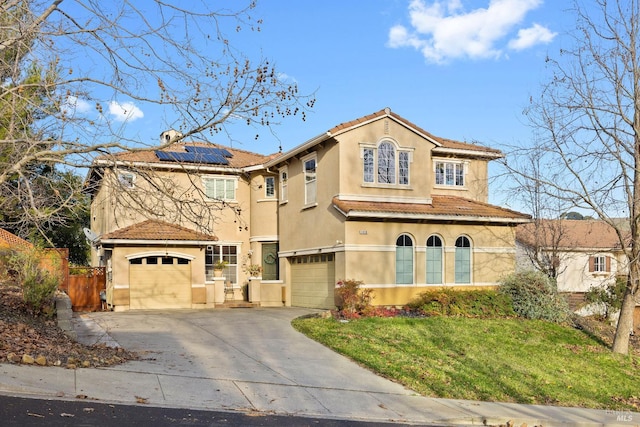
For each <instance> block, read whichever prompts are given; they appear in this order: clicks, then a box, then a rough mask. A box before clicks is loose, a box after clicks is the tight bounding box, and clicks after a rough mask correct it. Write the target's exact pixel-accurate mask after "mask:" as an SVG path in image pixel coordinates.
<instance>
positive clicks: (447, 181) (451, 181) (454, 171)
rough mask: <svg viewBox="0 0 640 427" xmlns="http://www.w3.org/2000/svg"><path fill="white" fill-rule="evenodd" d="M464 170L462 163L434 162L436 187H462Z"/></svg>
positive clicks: (464, 166) (463, 184)
mask: <svg viewBox="0 0 640 427" xmlns="http://www.w3.org/2000/svg"><path fill="white" fill-rule="evenodd" d="M466 170H467V168H466V165H465V163H464V162H455V161H443V160H437V161H436V162H435V171H436V185H446V186H451V187H464V186H465V181H466V179H465V175H466Z"/></svg>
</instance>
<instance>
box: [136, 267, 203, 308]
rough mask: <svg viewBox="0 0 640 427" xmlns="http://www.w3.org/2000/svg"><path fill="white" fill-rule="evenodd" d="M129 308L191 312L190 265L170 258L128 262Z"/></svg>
mask: <svg viewBox="0 0 640 427" xmlns="http://www.w3.org/2000/svg"><path fill="white" fill-rule="evenodd" d="M129 308H131V309H159V308H191V262H190V261H189V260H188V259H185V258H178V257H171V256H165V257H162V256H149V257H144V258H134V259H131V260H129Z"/></svg>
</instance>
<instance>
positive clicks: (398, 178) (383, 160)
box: [361, 140, 411, 185]
mask: <svg viewBox="0 0 640 427" xmlns="http://www.w3.org/2000/svg"><path fill="white" fill-rule="evenodd" d="M361 158H362V172H363V175H362V180H363V182H364V183H368V184H383V185H396V184H398V185H409V176H410V175H409V164H410V163H411V155H410V151H409V150H406V149H404V150H403V149H400V148H398V147H397V146H396V144H395V143H394V142H392V141H389V140H384V141H382V142H380V143H379V144H378V145H377V146H376V147H374V146H372V145H369V144H363V147H362V151H361Z"/></svg>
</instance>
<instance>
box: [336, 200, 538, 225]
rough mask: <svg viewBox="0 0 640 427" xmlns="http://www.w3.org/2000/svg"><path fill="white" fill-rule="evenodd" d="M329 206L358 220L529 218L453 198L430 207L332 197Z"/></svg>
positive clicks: (510, 219)
mask: <svg viewBox="0 0 640 427" xmlns="http://www.w3.org/2000/svg"><path fill="white" fill-rule="evenodd" d="M333 204H334V205H335V206H336V207H337V208H338V209H340V210H341V211H342V212H344V213H345V214H347V215H354V214H356V215H357V216H360V217H375V216H380V215H389V216H391V217H393V216H394V215H396V216H397V217H406V216H412V217H418V218H419V217H420V216H424V217H425V219H427V218H432V217H434V218H433V219H438V218H437V217H442V218H443V219H444V218H445V217H459V218H460V220H464V219H467V220H478V219H480V218H483V219H487V218H492V219H494V220H500V221H505V220H506V221H509V222H518V221H528V220H529V218H530V216H529V215H525V214H523V213H520V212H516V211H512V210H509V209H505V208H501V207H499V206H494V205H490V204H488V203H482V202H476V201H473V200H469V199H464V198H462V197H455V196H432V203H431V204H420V203H392V202H366V201H351V200H340V199H339V198H338V197H334V198H333Z"/></svg>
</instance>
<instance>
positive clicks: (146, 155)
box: [98, 142, 273, 168]
mask: <svg viewBox="0 0 640 427" xmlns="http://www.w3.org/2000/svg"><path fill="white" fill-rule="evenodd" d="M185 146H196V147H211V148H223V149H225V150H227V151H229V153H231V154H232V155H233V156H232V157H230V158H228V159H227V160H228V161H229V164H228V165H216V166H221V167H229V168H242V167H247V166H254V165H260V164H262V163H264V162H266V161H267V160H270V159H271V158H272V157H273V156H272V155H268V156H264V155H262V154H257V153H252V152H250V151H246V150H239V149H237V148H232V147H226V146H224V145H219V144H211V143H208V142H179V143H176V144H172V145H170V146H168V147H166V148H163V149H162V150H161V151H166V152H173V153H186V152H187V150H186V149H185ZM156 150H157V147H156V148H149V150H144V151H127V152H122V153H118V154H116V155H115V156H114V157H107V156H102V157H100V158H99V159H98V160H110V159H113V160H117V161H123V162H143V163H162V164H171V163H173V162H169V161H161V160H160V159H158V156H156V154H155V151H156ZM207 166H211V165H207Z"/></svg>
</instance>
